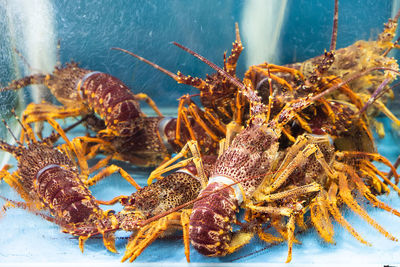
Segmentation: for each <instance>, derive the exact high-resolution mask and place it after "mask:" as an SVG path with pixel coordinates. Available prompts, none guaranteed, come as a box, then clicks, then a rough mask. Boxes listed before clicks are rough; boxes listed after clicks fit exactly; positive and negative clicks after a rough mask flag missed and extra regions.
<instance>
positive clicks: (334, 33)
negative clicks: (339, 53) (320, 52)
mask: <svg viewBox="0 0 400 267" xmlns="http://www.w3.org/2000/svg"><path fill="white" fill-rule="evenodd" d="M338 19H339V1H338V0H335V10H334V14H333V26H332V38H331V47H330V51H334V50H336V41H337V32H338Z"/></svg>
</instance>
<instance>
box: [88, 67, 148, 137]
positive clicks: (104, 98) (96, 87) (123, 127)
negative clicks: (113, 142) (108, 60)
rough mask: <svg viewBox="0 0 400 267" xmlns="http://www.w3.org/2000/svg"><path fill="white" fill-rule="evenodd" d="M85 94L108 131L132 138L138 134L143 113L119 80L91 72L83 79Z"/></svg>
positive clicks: (132, 95)
mask: <svg viewBox="0 0 400 267" xmlns="http://www.w3.org/2000/svg"><path fill="white" fill-rule="evenodd" d="M81 82H82V88H84V90H83V94H84V95H85V96H86V97H87V98H88V104H89V106H90V107H91V108H93V109H94V110H95V112H96V113H98V114H99V115H100V117H102V118H104V120H105V123H106V126H107V128H108V129H110V130H111V131H113V133H114V134H115V135H117V136H132V135H133V134H134V133H136V132H138V131H139V130H140V129H141V127H140V124H141V123H140V122H141V120H140V118H141V117H142V112H141V110H140V106H139V104H138V102H137V100H136V98H135V95H134V94H133V93H132V92H131V90H130V89H129V88H128V87H127V86H126V85H125V84H123V83H122V82H121V81H120V80H118V79H117V78H115V77H113V76H111V75H108V74H105V73H101V72H91V73H88V74H87V75H86V76H85V77H84V78H83V79H82V81H81Z"/></svg>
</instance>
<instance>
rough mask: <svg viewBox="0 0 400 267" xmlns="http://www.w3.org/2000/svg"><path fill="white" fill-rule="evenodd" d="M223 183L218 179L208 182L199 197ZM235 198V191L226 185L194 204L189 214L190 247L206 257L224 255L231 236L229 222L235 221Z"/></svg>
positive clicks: (236, 201) (216, 188)
mask: <svg viewBox="0 0 400 267" xmlns="http://www.w3.org/2000/svg"><path fill="white" fill-rule="evenodd" d="M224 186H226V185H225V184H224V183H221V182H214V183H210V184H209V185H208V186H207V187H206V188H205V189H204V190H203V191H202V192H201V194H200V196H199V197H201V196H203V195H205V194H209V193H211V192H213V191H215V190H218V189H221V188H223V187H224ZM237 210H238V200H237V199H236V194H235V190H234V189H233V188H232V187H227V188H225V189H223V190H220V191H218V192H216V193H214V194H211V195H209V196H208V197H205V198H203V199H201V200H199V201H197V202H196V203H195V204H194V206H193V211H192V214H191V216H190V225H189V237H190V240H191V242H192V245H193V247H194V248H195V249H196V250H197V251H198V252H199V253H201V254H203V255H205V256H209V257H215V256H224V255H226V254H227V253H228V250H227V249H226V248H228V247H229V243H230V242H231V238H232V236H231V235H232V226H231V223H232V222H234V221H236V214H235V213H236V211H237Z"/></svg>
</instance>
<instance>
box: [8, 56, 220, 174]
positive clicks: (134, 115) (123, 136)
mask: <svg viewBox="0 0 400 267" xmlns="http://www.w3.org/2000/svg"><path fill="white" fill-rule="evenodd" d="M38 83H41V84H44V85H46V86H47V87H48V88H49V89H50V90H51V92H52V94H53V95H54V96H55V97H56V98H57V100H58V101H59V102H60V103H62V104H63V106H55V105H53V104H50V103H40V104H34V103H32V104H29V105H28V106H27V108H26V109H25V111H24V112H23V115H22V120H23V123H24V124H27V123H32V122H36V121H47V122H48V123H49V124H50V125H51V126H52V127H53V128H54V129H55V130H56V131H58V132H59V133H60V135H61V136H62V137H63V139H64V140H65V141H66V142H67V143H69V140H68V137H67V136H66V135H65V133H63V131H62V128H61V126H60V125H59V123H58V122H57V121H56V120H55V119H60V118H66V117H75V116H83V117H85V118H86V124H87V125H88V126H89V128H91V129H93V130H94V131H95V132H96V137H90V136H89V137H81V138H80V140H81V142H86V143H88V144H90V146H89V151H87V153H88V154H89V155H87V158H90V157H93V156H95V155H96V154H97V153H99V152H103V153H105V154H108V155H110V156H109V157H108V159H111V158H114V159H117V160H123V161H128V162H130V163H133V164H135V165H138V166H146V167H147V166H158V165H159V164H160V163H161V162H163V161H164V160H165V159H168V158H170V155H171V154H172V153H175V152H177V151H179V150H180V149H181V147H182V146H183V145H184V144H185V143H186V142H187V141H188V140H192V139H193V140H198V141H199V142H201V144H202V148H203V150H202V152H203V153H205V154H215V153H216V150H217V145H218V141H219V140H220V139H221V138H222V136H223V135H222V134H212V135H209V132H210V131H216V130H215V128H214V127H213V126H209V127H207V128H206V130H204V129H205V128H204V127H203V126H202V125H201V124H199V123H197V122H196V120H195V119H194V118H192V117H188V116H186V117H184V118H180V117H178V118H169V117H163V116H162V114H161V112H160V111H159V110H158V108H157V106H156V105H155V103H154V102H153V101H152V100H151V99H150V98H149V97H148V96H147V95H145V94H143V93H140V94H133V93H132V92H131V91H130V89H129V88H128V87H127V86H126V85H124V84H123V83H122V82H121V81H120V80H118V79H117V78H115V77H113V76H111V75H108V74H105V73H101V72H97V71H91V70H86V69H82V68H80V67H78V65H77V64H76V63H74V62H72V63H67V64H66V66H65V67H56V68H55V70H54V72H53V74H46V75H45V74H35V75H32V76H28V77H25V78H22V79H20V80H16V81H13V82H11V83H10V85H9V86H8V87H5V88H2V89H1V90H16V89H19V88H22V87H25V86H28V85H30V84H38ZM139 100H145V101H146V102H147V103H148V104H149V105H150V106H151V107H152V108H153V109H154V110H155V112H156V113H157V115H158V116H157V117H146V115H145V114H144V113H143V112H142V111H141V110H140V107H139V103H138V101H139ZM187 101H189V100H187ZM199 112H201V111H199ZM95 114H97V115H99V116H100V118H99V117H97V116H96V115H95ZM207 130H208V131H209V132H207ZM22 136H24V135H22ZM82 160H83V159H82ZM107 162H108V161H102V164H103V165H102V166H105V165H106V164H107ZM98 167H100V166H98Z"/></svg>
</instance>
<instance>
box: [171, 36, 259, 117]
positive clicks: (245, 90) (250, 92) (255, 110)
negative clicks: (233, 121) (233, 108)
mask: <svg viewBox="0 0 400 267" xmlns="http://www.w3.org/2000/svg"><path fill="white" fill-rule="evenodd" d="M172 43H173V44H174V45H176V46H177V47H179V48H180V49H182V50H184V51H186V52H188V53H189V54H191V55H193V56H195V57H197V58H198V59H200V60H201V61H203V62H204V63H206V64H207V65H208V66H210V67H211V68H213V69H214V70H215V71H217V72H218V73H219V74H220V75H221V76H223V77H226V78H227V79H229V81H230V82H231V83H232V84H233V85H235V86H237V87H238V88H239V89H240V91H241V92H242V93H243V94H244V95H245V96H246V97H247V98H248V99H249V100H251V101H252V102H253V103H256V104H258V105H256V106H253V105H252V107H251V110H252V113H253V114H260V113H262V112H264V110H265V109H266V107H265V106H264V105H263V104H262V103H261V97H259V96H258V95H257V93H256V92H254V91H253V90H251V89H249V88H247V87H246V86H245V85H244V84H243V83H242V82H240V81H239V80H238V79H236V78H235V77H233V76H231V75H230V74H229V73H227V72H226V71H224V70H223V69H221V68H220V67H218V66H217V65H216V64H214V63H213V62H211V61H209V60H208V59H206V58H205V57H203V56H202V55H200V54H198V53H196V52H194V51H192V50H190V49H189V48H187V47H185V46H183V45H181V44H179V43H177V42H172Z"/></svg>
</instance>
